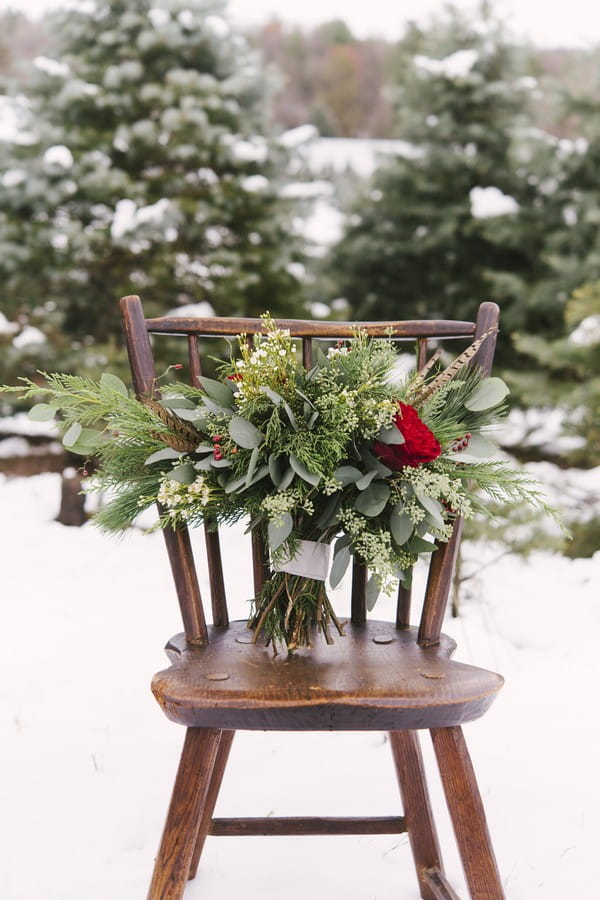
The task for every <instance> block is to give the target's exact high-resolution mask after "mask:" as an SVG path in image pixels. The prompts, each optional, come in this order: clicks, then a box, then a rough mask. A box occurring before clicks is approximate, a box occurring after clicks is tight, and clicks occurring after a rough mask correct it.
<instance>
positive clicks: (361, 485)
mask: <svg viewBox="0 0 600 900" xmlns="http://www.w3.org/2000/svg"><path fill="white" fill-rule="evenodd" d="M376 477H377V472H367V474H366V475H363V477H362V478H359V479H358V481H357V482H356V487H357V488H358V489H359V491H364V490H365V488H368V487H369V485H370V484H371V482H372V481H373V479H374V478H376Z"/></svg>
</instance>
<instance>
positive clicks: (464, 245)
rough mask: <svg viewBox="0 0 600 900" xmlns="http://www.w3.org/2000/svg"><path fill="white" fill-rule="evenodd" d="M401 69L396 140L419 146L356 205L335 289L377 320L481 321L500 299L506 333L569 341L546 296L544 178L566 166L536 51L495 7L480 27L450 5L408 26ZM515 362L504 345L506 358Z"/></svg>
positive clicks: (333, 272) (336, 255) (333, 265)
mask: <svg viewBox="0 0 600 900" xmlns="http://www.w3.org/2000/svg"><path fill="white" fill-rule="evenodd" d="M397 67H398V76H397V78H398V89H397V90H398V96H397V106H398V134H399V136H400V137H401V138H402V139H403V140H404V141H408V142H409V144H410V147H409V149H408V150H406V151H403V152H401V153H400V154H399V155H398V157H397V158H395V159H393V160H392V161H391V162H389V163H385V164H383V163H382V164H381V165H380V167H379V169H378V171H377V172H376V174H375V177H374V179H373V183H372V184H370V185H369V186H368V188H367V190H366V191H365V193H364V195H363V196H362V197H361V198H360V200H359V202H358V203H357V204H356V206H355V208H354V209H353V210H352V215H351V216H350V217H349V220H348V222H349V224H348V226H347V229H346V232H345V234H344V236H343V238H342V240H341V242H340V243H339V244H338V245H337V246H336V247H335V248H334V249H333V251H332V254H331V257H330V259H329V272H328V274H329V276H330V277H332V278H333V279H334V280H335V281H336V284H337V292H338V293H341V294H342V295H343V296H344V297H346V298H347V299H348V300H349V301H350V303H351V305H352V307H353V308H354V310H355V311H356V314H357V315H358V316H359V317H363V316H365V317H374V318H395V317H398V316H401V317H406V318H413V317H415V318H420V317H429V316H436V315H437V316H442V317H443V316H449V317H456V318H464V319H470V318H472V317H473V315H474V313H475V311H476V309H477V306H478V304H479V303H480V302H481V301H482V300H484V299H493V300H495V301H496V302H498V303H499V304H500V306H501V308H502V314H503V316H502V322H503V332H504V334H505V335H506V334H509V333H510V332H512V331H515V330H531V329H534V330H535V329H539V328H541V329H543V330H544V331H545V332H546V333H550V334H552V333H553V334H555V335H556V334H558V333H559V332H560V319H561V314H562V305H564V302H563V304H562V305H561V302H560V300H558V299H557V298H556V297H551V298H550V300H549V299H548V296H545V297H544V298H542V299H540V298H539V297H538V296H537V295H535V294H534V288H535V286H536V285H537V284H538V283H539V282H540V280H541V279H543V278H544V277H545V276H546V275H547V274H548V272H549V266H548V262H547V260H546V258H545V256H544V253H543V250H544V245H545V241H546V235H547V228H548V227H550V226H551V225H552V223H548V222H544V219H543V216H542V213H541V205H542V201H541V200H540V197H541V196H542V199H543V195H542V186H541V183H542V181H544V177H545V178H546V179H550V178H551V177H554V169H555V168H556V166H557V162H556V159H555V151H554V147H553V146H552V143H551V142H550V141H548V140H547V139H546V138H545V136H543V135H539V134H538V133H536V132H535V131H534V130H533V129H532V127H531V123H532V118H531V93H532V90H533V88H534V79H532V78H531V77H528V76H527V75H526V72H527V54H526V52H525V51H524V50H523V49H522V48H519V47H516V46H514V45H513V44H512V43H511V42H510V41H509V40H508V39H507V38H506V37H505V35H504V32H503V28H502V27H501V25H500V24H498V23H497V22H495V21H494V20H493V19H491V18H490V17H489V15H487V14H486V13H485V10H484V17H483V19H482V21H474V20H473V19H470V18H468V17H467V16H466V15H465V14H464V13H461V12H459V11H458V10H457V9H456V8H449V9H447V10H446V13H445V14H444V16H443V18H441V19H440V20H438V21H437V22H435V23H434V24H433V25H431V26H430V27H428V28H421V27H418V26H416V25H415V26H412V27H411V28H409V30H408V31H407V34H406V36H405V37H404V39H403V40H402V41H401V42H400V44H399V47H398V62H397ZM540 170H541V171H543V172H545V173H547V174H546V175H545V176H544V177H540V176H539V171H540ZM559 225H560V227H561V228H562V229H563V230H564V229H565V223H564V221H563V220H562V219H560V222H559ZM557 308H558V309H559V310H560V312H559V314H558V315H557ZM511 355H512V356H513V358H514V354H512V352H511V348H510V347H509V346H508V341H507V340H506V337H504V336H503V339H502V340H501V342H500V345H499V359H500V361H502V360H503V359H504V360H505V361H506V359H507V358H509V357H510V356H511Z"/></svg>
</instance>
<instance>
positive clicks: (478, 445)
mask: <svg viewBox="0 0 600 900" xmlns="http://www.w3.org/2000/svg"><path fill="white" fill-rule="evenodd" d="M497 454H498V448H497V447H496V445H495V444H492V442H491V441H488V439H487V438H485V437H484V436H483V435H482V434H478V433H477V432H476V433H475V434H473V435H472V436H471V439H470V440H469V443H468V445H467V447H466V448H465V449H464V450H461V451H460V452H459V453H453V454H452V461H453V462H464V463H479V462H481V460H482V459H490V458H491V457H493V456H496V455H497Z"/></svg>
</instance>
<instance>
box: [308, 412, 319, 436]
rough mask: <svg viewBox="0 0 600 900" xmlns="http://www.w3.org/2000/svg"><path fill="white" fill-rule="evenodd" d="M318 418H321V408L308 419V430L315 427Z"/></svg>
mask: <svg viewBox="0 0 600 900" xmlns="http://www.w3.org/2000/svg"><path fill="white" fill-rule="evenodd" d="M318 418H319V410H318V409H315V411H314V413H313V414H312V416H311V417H310V419H309V420H308V430H309V431H310V429H311V428H312V427H313V425H314V424H315V422H316V421H317V419H318Z"/></svg>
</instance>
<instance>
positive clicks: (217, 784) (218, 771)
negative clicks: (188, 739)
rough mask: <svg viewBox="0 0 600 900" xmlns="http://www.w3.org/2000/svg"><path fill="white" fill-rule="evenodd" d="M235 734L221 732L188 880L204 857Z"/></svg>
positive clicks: (193, 876)
mask: <svg viewBox="0 0 600 900" xmlns="http://www.w3.org/2000/svg"><path fill="white" fill-rule="evenodd" d="M234 734H235V731H222V732H221V738H220V740H219V749H218V750H217V757H216V760H215V765H214V768H213V772H212V776H211V779H210V784H209V786H208V792H207V794H206V802H205V804H204V809H203V811H202V816H201V818H200V826H199V829H198V836H197V837H196V846H195V847H194V854H193V856H192V863H191V865H190V873H189V875H188V878H189V879H190V880H191V879H192V878H195V877H196V872H197V871H198V864H199V862H200V856H201V855H202V850H203V848H204V842H205V841H206V835H207V834H208V831H209V829H210V824H211V821H212V816H213V812H214V809H215V804H216V802H217V797H218V796H219V790H220V788H221V782H222V781H223V774H224V772H225V767H226V765H227V760H228V759H229V751H230V750H231V744H232V742H233V736H234Z"/></svg>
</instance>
